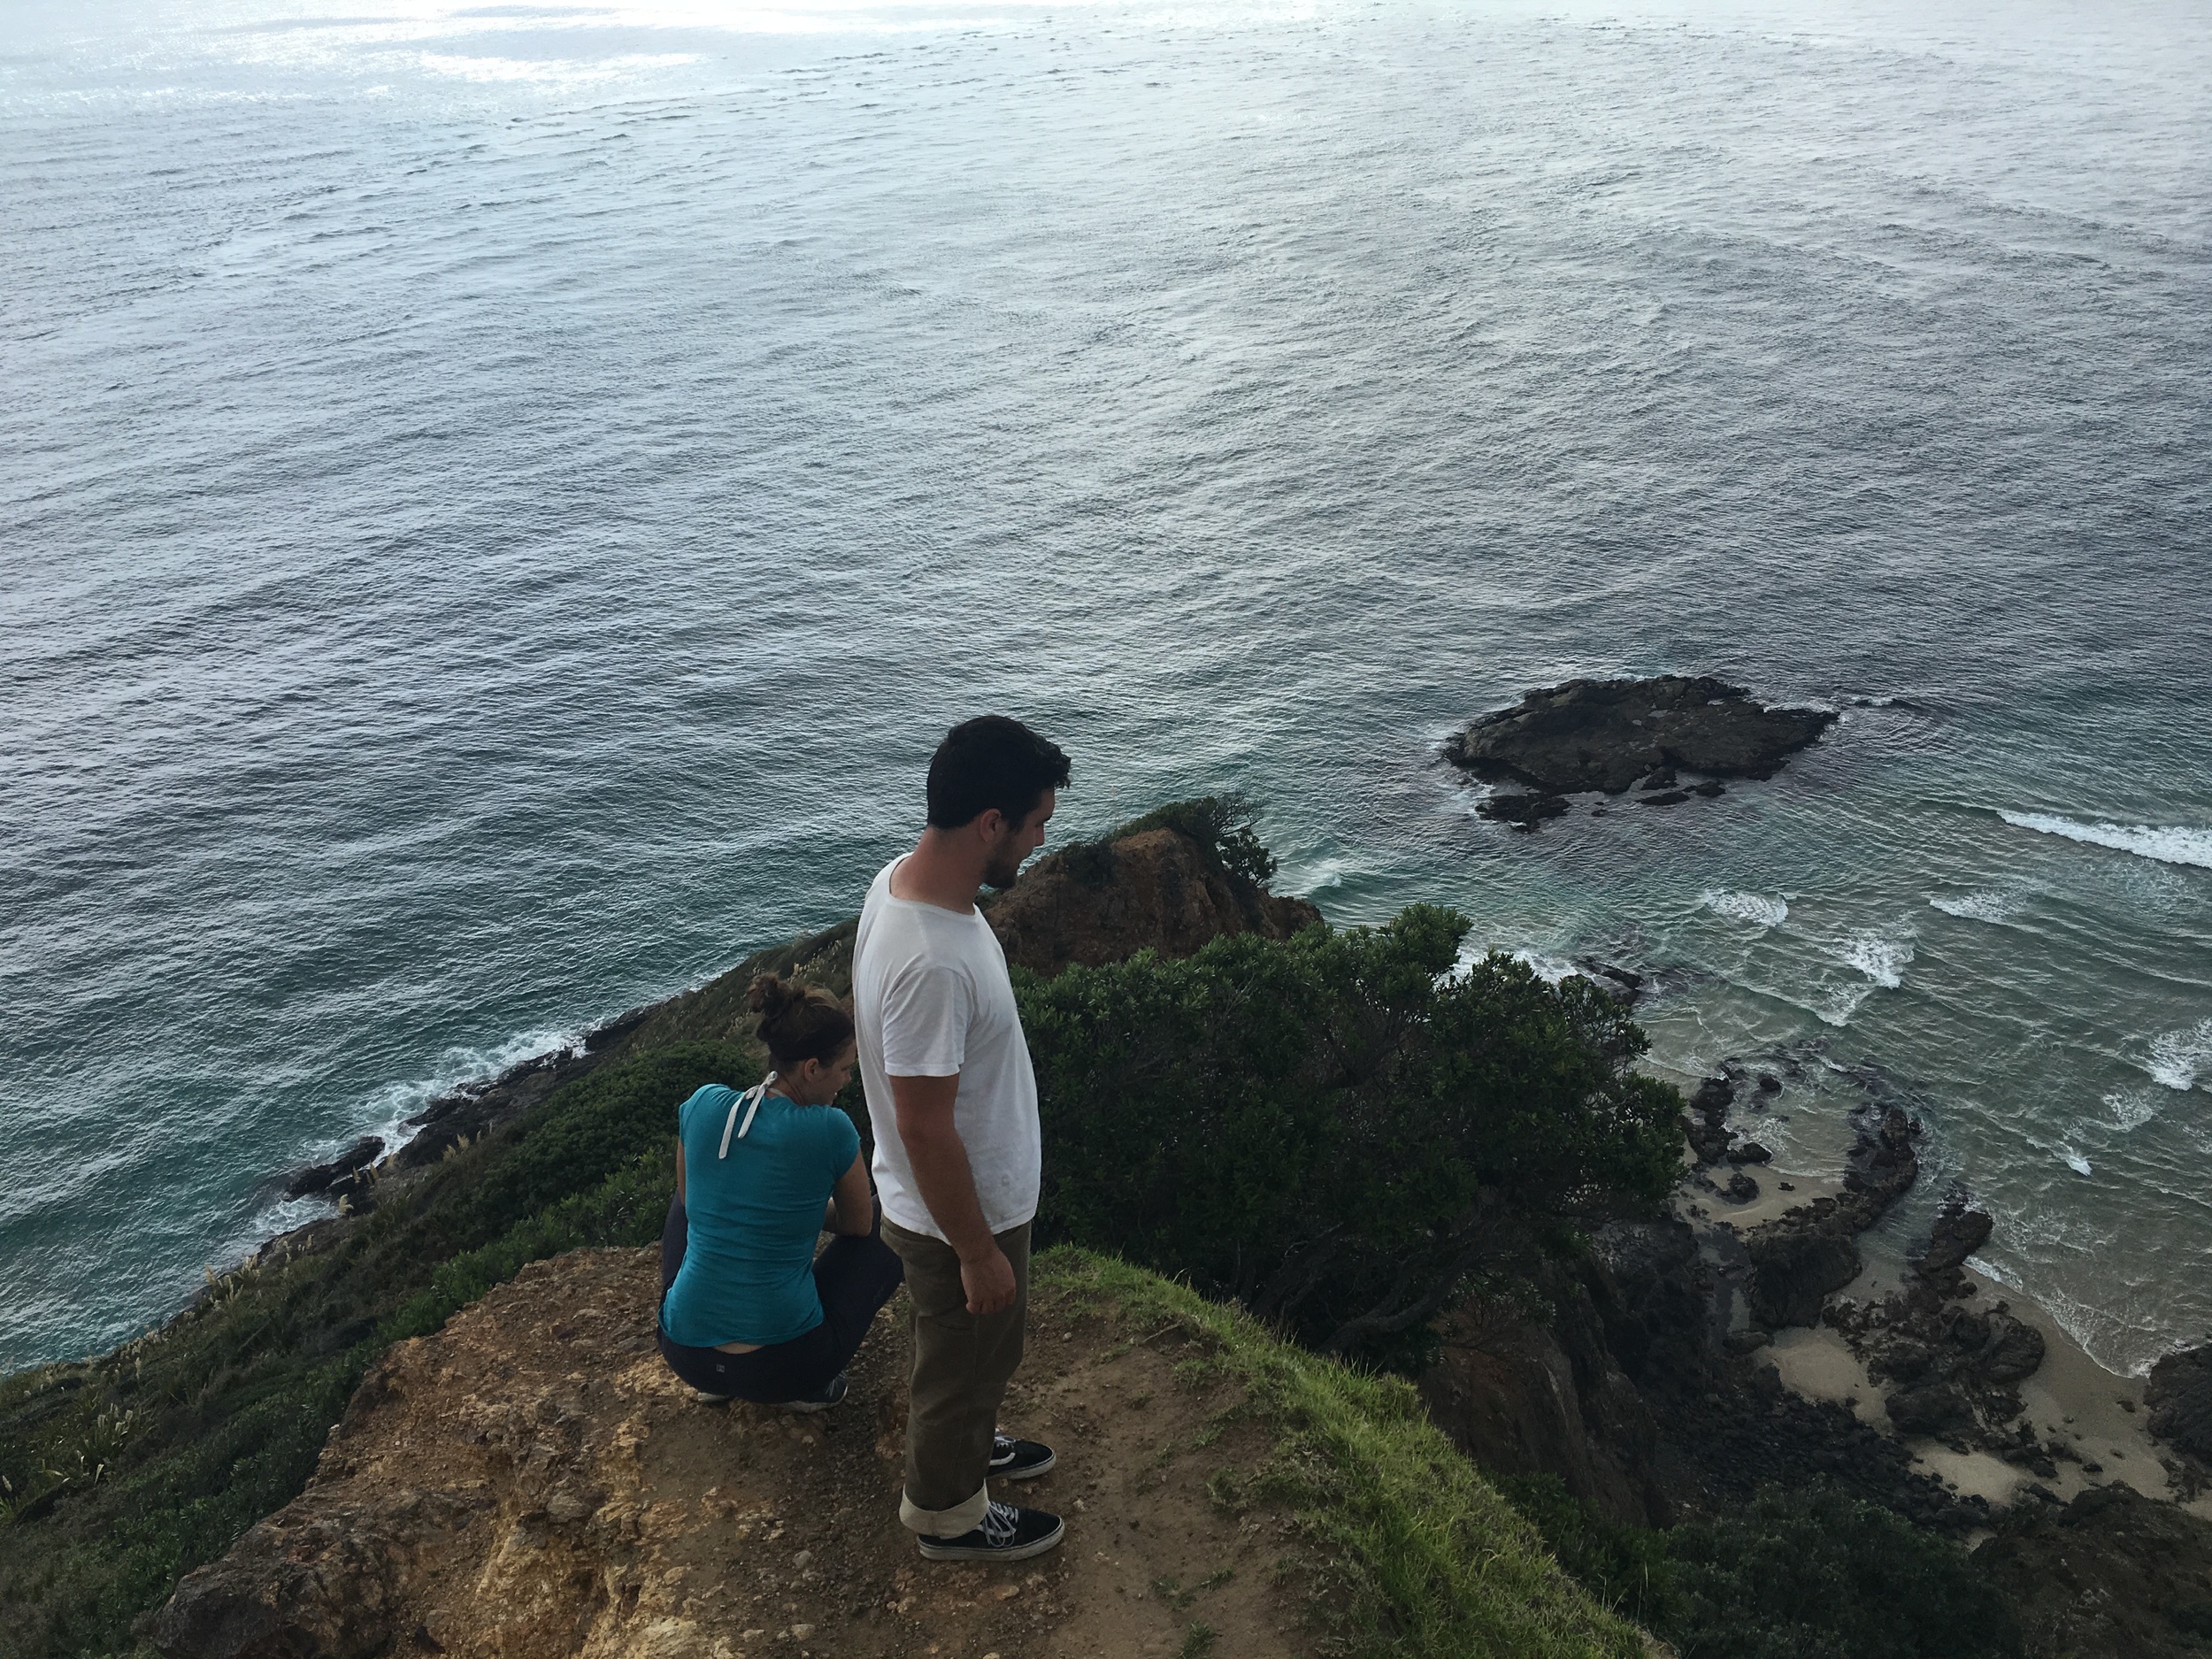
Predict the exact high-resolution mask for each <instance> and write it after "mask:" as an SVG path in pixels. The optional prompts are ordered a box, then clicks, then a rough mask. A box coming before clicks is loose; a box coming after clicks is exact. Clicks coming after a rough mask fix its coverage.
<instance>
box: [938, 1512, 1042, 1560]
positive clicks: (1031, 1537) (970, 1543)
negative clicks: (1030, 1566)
mask: <svg viewBox="0 0 2212 1659" xmlns="http://www.w3.org/2000/svg"><path fill="white" fill-rule="evenodd" d="M1067 1530H1068V1529H1067V1527H1066V1525H1064V1523H1063V1522H1062V1521H1061V1519H1060V1517H1058V1516H1056V1515H1047V1514H1046V1513H1045V1512H1044V1511H1043V1510H1042V1509H1018V1508H1017V1507H1016V1506H1015V1505H1013V1504H1010V1503H999V1502H993V1503H992V1505H991V1507H990V1508H989V1509H986V1510H984V1511H983V1525H980V1526H979V1527H977V1528H976V1529H975V1530H974V1531H973V1532H963V1533H961V1534H960V1536H959V1537H957V1538H925V1539H922V1540H919V1541H920V1543H921V1547H922V1555H924V1557H925V1558H926V1559H927V1560H930V1561H1027V1560H1028V1559H1029V1558H1030V1557H1031V1556H1032V1555H1043V1554H1044V1553H1045V1551H1047V1550H1048V1549H1050V1548H1052V1547H1053V1546H1054V1545H1055V1544H1056V1543H1058V1542H1059V1541H1060V1540H1061V1537H1062V1536H1063V1535H1064V1533H1065V1532H1067Z"/></svg>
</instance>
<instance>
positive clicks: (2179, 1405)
mask: <svg viewBox="0 0 2212 1659" xmlns="http://www.w3.org/2000/svg"><path fill="white" fill-rule="evenodd" d="M2143 1403H2144V1404H2145V1405H2147V1406H2148V1407H2150V1409H2151V1415H2150V1419H2149V1423H2148V1425H2147V1426H2148V1427H2149V1429H2150V1432H2152V1433H2153V1434H2154V1435H2156V1436H2157V1437H2158V1438H2159V1439H2160V1440H2167V1441H2170V1442H2171V1443H2172V1444H2173V1445H2175V1446H2177V1447H2179V1448H2181V1449H2182V1450H2183V1451H2185V1452H2187V1453H2188V1454H2189V1455H2191V1456H2193V1457H2201V1458H2203V1459H2204V1460H2205V1461H2206V1462H2208V1463H2212V1343H2207V1344H2206V1345H2205V1346H2204V1347H2202V1348H2182V1349H2180V1350H2179V1351H2178V1352H2176V1353H2172V1354H2169V1355H2167V1356H2166V1357H2165V1358H2164V1359H2162V1360H2160V1361H2159V1362H2158V1363H2157V1364H2155V1365H2154V1366H2152V1367H2151V1375H2150V1380H2149V1381H2148V1382H2147V1383H2146V1384H2144V1386H2143Z"/></svg>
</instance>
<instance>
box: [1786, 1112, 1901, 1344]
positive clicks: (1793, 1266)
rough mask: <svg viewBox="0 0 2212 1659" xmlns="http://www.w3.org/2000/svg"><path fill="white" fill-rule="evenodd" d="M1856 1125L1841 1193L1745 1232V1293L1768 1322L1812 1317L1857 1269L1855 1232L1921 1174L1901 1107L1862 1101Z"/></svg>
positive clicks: (1872, 1221)
mask: <svg viewBox="0 0 2212 1659" xmlns="http://www.w3.org/2000/svg"><path fill="white" fill-rule="evenodd" d="M1855 1126H1856V1128H1857V1132H1858V1133H1857V1136H1856V1138H1855V1140H1854V1141H1853V1143H1852V1147H1851V1152H1850V1156H1849V1158H1848V1161H1847V1165H1846V1168H1845V1171H1844V1177H1843V1192H1842V1194H1841V1195H1840V1196H1839V1197H1835V1198H1816V1199H1815V1200H1814V1201H1813V1202H1811V1203H1809V1204H1803V1205H1800V1206H1799V1207H1798V1208H1797V1209H1795V1210H1790V1211H1788V1212H1787V1213H1786V1214H1785V1215H1784V1216H1782V1217H1781V1218H1780V1219H1778V1220H1776V1221H1771V1222H1769V1223H1768V1224H1767V1225H1765V1226H1763V1227H1760V1228H1758V1229H1756V1230H1755V1231H1754V1232H1753V1233H1749V1234H1748V1235H1747V1237H1746V1238H1745V1240H1744V1248H1745V1250H1746V1252H1747V1254H1748V1255H1749V1256H1750V1258H1751V1277H1750V1281H1749V1283H1748V1284H1747V1286H1745V1299H1746V1301H1747V1302H1748V1303H1749V1304H1750V1309H1751V1317H1752V1318H1753V1319H1755V1321H1757V1322H1758V1323H1759V1324H1760V1325H1764V1326H1766V1327H1767V1328H1768V1329H1770V1330H1771V1329H1773V1328H1775V1327H1777V1326H1779V1325H1816V1324H1817V1323H1819V1320H1820V1310H1821V1304H1822V1302H1824V1300H1825V1299H1826V1298H1827V1296H1828V1295H1829V1294H1830V1293H1831V1292H1832V1291H1838V1290H1841V1289H1842V1288H1843V1287H1844V1286H1846V1285H1848V1284H1849V1283H1850V1282H1851V1281H1852V1280H1853V1279H1856V1278H1857V1277H1858V1276H1859V1268H1860V1266H1861V1257H1860V1256H1859V1245H1858V1235H1859V1234H1860V1233H1863V1232H1865V1231H1866V1230H1867V1229H1868V1228H1869V1227H1870V1226H1872V1225H1874V1224H1875V1223H1876V1222H1877V1221H1878V1220H1880V1219H1881V1217H1882V1215H1883V1212H1885V1211H1886V1210H1888V1209H1889V1207H1890V1206H1891V1205H1892V1204H1893V1203H1895V1202H1897V1200H1898V1199H1899V1198H1900V1197H1901V1196H1902V1195H1903V1194H1904V1193H1905V1192H1906V1190H1907V1189H1908V1188H1909V1187H1911V1186H1912V1184H1913V1182H1914V1181H1916V1180H1917V1179H1919V1177H1920V1156H1919V1153H1918V1151H1917V1150H1916V1148H1915V1146H1914V1142H1915V1141H1916V1140H1917V1139H1918V1138H1919V1134H1920V1125H1918V1124H1916V1122H1914V1121H1913V1120H1912V1119H1911V1118H1909V1117H1907V1116H1906V1115H1905V1112H1904V1110H1902V1109H1901V1108H1900V1107H1896V1106H1890V1107H1879V1106H1869V1107H1863V1108H1861V1109H1860V1110H1859V1112H1858V1113H1857V1114H1856V1125H1855Z"/></svg>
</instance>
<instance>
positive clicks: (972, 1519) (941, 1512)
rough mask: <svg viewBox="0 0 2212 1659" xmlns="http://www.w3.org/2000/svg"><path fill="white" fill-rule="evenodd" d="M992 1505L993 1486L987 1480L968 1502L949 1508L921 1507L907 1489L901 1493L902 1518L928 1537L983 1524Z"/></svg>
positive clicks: (953, 1533)
mask: <svg viewBox="0 0 2212 1659" xmlns="http://www.w3.org/2000/svg"><path fill="white" fill-rule="evenodd" d="M990 1507H991V1488H990V1486H989V1485H988V1484H985V1485H983V1486H978V1487H977V1488H976V1489H975V1496H973V1497H972V1498H970V1499H969V1500H968V1501H967V1502H965V1503H956V1504H954V1505H953V1506H952V1508H950V1509H922V1508H919V1507H918V1505H917V1504H916V1503H915V1502H914V1500H913V1499H911V1498H910V1497H908V1496H907V1495H906V1494H905V1493H903V1492H902V1493H900V1494H899V1522H900V1525H902V1526H904V1527H905V1528H906V1530H907V1531H908V1532H919V1533H920V1534H921V1535H922V1536H923V1537H924V1538H957V1537H959V1536H960V1534H961V1533H963V1532H974V1531H975V1529H976V1528H977V1527H979V1526H980V1525H983V1512H984V1511H985V1510H986V1509H989V1508H990Z"/></svg>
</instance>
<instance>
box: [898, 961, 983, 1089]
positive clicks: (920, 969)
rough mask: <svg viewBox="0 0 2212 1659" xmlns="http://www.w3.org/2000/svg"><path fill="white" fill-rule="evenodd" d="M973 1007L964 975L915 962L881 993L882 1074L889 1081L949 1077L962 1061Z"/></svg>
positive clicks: (932, 964)
mask: <svg viewBox="0 0 2212 1659" xmlns="http://www.w3.org/2000/svg"><path fill="white" fill-rule="evenodd" d="M974 1002H975V995H974V992H973V991H972V989H971V987H969V984H968V976H967V975H966V974H964V973H963V972H960V970H959V969H957V968H955V967H951V966H949V965H947V964H941V963H916V964H912V965H911V966H910V967H908V968H906V969H905V970H903V971H902V972H899V973H897V974H895V975H894V976H893V977H892V979H891V981H890V983H889V984H887V985H886V986H885V987H884V988H883V1069H884V1071H886V1072H887V1073H888V1074H889V1075H890V1076H892V1077H952V1076H955V1075H956V1074H957V1073H958V1072H959V1070H960V1068H961V1066H962V1064H964V1063H965V1061H966V1060H967V1057H968V1018H969V1015H970V1013H971V1012H972V1010H973V1007H974Z"/></svg>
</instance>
